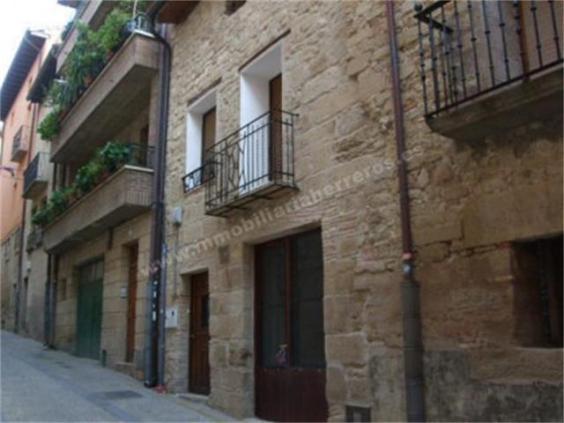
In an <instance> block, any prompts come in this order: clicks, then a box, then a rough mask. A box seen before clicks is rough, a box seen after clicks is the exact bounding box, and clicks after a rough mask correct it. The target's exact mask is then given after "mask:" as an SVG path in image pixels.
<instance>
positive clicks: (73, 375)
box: [0, 331, 229, 422]
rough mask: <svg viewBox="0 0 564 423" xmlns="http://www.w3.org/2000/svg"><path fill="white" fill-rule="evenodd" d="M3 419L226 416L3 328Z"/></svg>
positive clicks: (130, 419) (194, 418) (192, 418)
mask: <svg viewBox="0 0 564 423" xmlns="http://www.w3.org/2000/svg"><path fill="white" fill-rule="evenodd" d="M1 342H2V344H1V353H2V354H1V361H2V365H1V371H2V373H1V378H2V392H1V403H0V406H1V408H0V409H1V418H2V421H3V422H10V421H37V422H47V421H57V422H63V421H68V422H71V421H72V422H87V421H126V422H137V421H152V422H165V421H166V422H173V421H175V422H177V421H193V422H204V421H206V422H207V421H226V420H229V418H228V416H226V415H223V414H221V413H218V412H216V411H214V410H212V409H210V408H209V407H207V406H205V405H204V404H201V403H197V402H188V401H186V400H184V399H181V398H177V397H175V396H173V395H160V394H157V393H156V392H154V391H152V390H150V389H146V388H144V387H143V385H142V384H141V383H140V382H138V381H136V380H134V379H132V378H130V377H128V376H126V375H123V374H121V373H118V372H115V371H112V370H110V369H107V368H104V367H102V366H101V365H100V364H99V363H98V362H96V361H93V360H87V359H81V358H77V357H74V356H72V355H69V354H66V353H63V352H60V351H49V350H44V349H43V347H42V345H41V344H40V343H38V342H35V341H32V340H30V339H27V338H22V337H19V336H17V335H14V334H12V333H9V332H4V331H2V335H1Z"/></svg>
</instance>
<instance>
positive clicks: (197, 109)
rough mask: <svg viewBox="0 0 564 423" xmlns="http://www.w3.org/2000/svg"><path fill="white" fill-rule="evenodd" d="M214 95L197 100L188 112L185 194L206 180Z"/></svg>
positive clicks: (213, 128)
mask: <svg viewBox="0 0 564 423" xmlns="http://www.w3.org/2000/svg"><path fill="white" fill-rule="evenodd" d="M215 104H216V95H215V91H212V92H210V93H208V94H206V95H205V96H203V97H202V98H200V99H199V100H197V101H196V102H195V103H194V104H193V105H192V106H190V108H189V110H188V117H187V119H186V176H185V177H184V190H185V191H186V192H188V191H190V190H193V189H194V188H197V187H199V186H200V185H202V184H203V183H204V182H205V180H206V175H207V173H206V167H205V164H206V163H207V159H208V154H209V151H210V149H211V148H212V147H213V145H214V144H215V140H216V128H217V112H216V107H215Z"/></svg>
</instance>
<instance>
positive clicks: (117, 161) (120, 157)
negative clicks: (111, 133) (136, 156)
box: [99, 142, 131, 172]
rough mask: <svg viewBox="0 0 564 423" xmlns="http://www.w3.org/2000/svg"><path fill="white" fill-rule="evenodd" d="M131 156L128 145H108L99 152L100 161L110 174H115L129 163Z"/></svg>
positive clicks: (111, 143)
mask: <svg viewBox="0 0 564 423" xmlns="http://www.w3.org/2000/svg"><path fill="white" fill-rule="evenodd" d="M130 156H131V153H130V146H129V145H127V144H120V143H113V142H110V143H108V144H106V145H105V146H104V147H102V149H101V150H100V152H99V157H100V160H101V162H102V164H103V166H104V168H105V169H106V170H107V171H109V172H115V171H116V170H117V169H118V168H119V167H121V166H123V165H124V164H125V163H127V162H128V161H129V158H130Z"/></svg>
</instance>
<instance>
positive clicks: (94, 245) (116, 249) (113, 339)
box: [55, 213, 150, 377]
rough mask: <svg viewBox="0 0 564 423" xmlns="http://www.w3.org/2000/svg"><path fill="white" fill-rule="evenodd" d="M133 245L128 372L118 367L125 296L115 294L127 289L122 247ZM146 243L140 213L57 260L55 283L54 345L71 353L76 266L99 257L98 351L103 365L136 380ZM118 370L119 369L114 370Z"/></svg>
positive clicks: (145, 219) (146, 218)
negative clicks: (130, 363)
mask: <svg viewBox="0 0 564 423" xmlns="http://www.w3.org/2000/svg"><path fill="white" fill-rule="evenodd" d="M135 242H137V243H138V245H139V258H138V271H137V283H138V285H137V300H136V316H137V317H136V321H135V327H136V329H135V357H134V368H131V366H126V365H124V364H123V362H124V360H125V347H126V327H127V326H126V322H127V305H128V300H127V297H123V296H122V295H121V290H122V289H127V286H128V249H127V247H128V246H130V245H132V244H133V243H135ZM149 242H150V214H149V213H145V214H143V215H141V216H139V217H138V218H135V219H132V220H130V221H128V222H126V223H123V224H121V225H119V226H117V227H116V228H114V229H113V233H112V234H111V235H110V232H109V231H107V232H105V233H104V234H103V235H101V236H99V237H98V238H96V239H94V240H92V241H90V242H87V243H83V244H81V245H80V246H78V247H75V248H73V249H72V250H70V251H67V252H65V253H64V254H61V255H60V257H59V276H58V279H57V306H56V307H57V309H56V331H55V333H56V341H55V345H56V346H57V347H58V348H60V349H63V350H66V351H69V352H74V348H75V340H76V311H77V304H76V301H77V294H78V283H79V281H78V268H79V267H80V266H81V265H83V264H85V263H88V262H90V261H92V260H94V259H99V258H103V259H104V286H103V304H102V336H101V350H105V351H106V352H107V365H108V366H110V367H118V368H120V369H122V370H127V371H129V372H130V373H131V374H132V375H134V376H137V377H142V375H141V374H140V371H141V370H142V368H143V367H142V366H143V345H144V337H145V317H144V316H145V310H146V301H147V281H148V268H147V266H148V263H149ZM120 366H121V367H120Z"/></svg>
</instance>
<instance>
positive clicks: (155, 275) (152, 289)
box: [145, 2, 171, 391]
mask: <svg viewBox="0 0 564 423" xmlns="http://www.w3.org/2000/svg"><path fill="white" fill-rule="evenodd" d="M163 5H164V2H157V3H155V5H154V6H153V9H152V10H151V11H150V12H149V13H148V14H149V16H150V17H151V20H152V22H151V23H152V25H151V27H152V34H153V35H154V37H155V38H156V39H157V40H158V41H159V42H160V43H161V45H162V46H163V49H162V50H161V54H160V66H159V67H160V74H159V96H160V98H159V106H160V107H159V128H158V142H157V146H156V155H155V156H156V157H155V169H154V170H155V178H154V183H153V203H152V209H153V210H152V218H153V221H152V225H151V250H150V261H149V283H148V287H147V290H148V294H149V295H148V300H147V302H148V304H147V305H148V310H147V316H146V317H147V323H146V324H147V330H148V335H147V336H146V338H145V386H147V387H155V386H156V387H157V389H158V390H160V391H164V390H165V384H164V382H165V378H164V368H165V363H164V360H165V322H164V320H165V308H166V286H165V285H166V278H165V277H164V271H165V270H166V267H165V266H164V264H163V251H164V249H165V236H164V230H165V204H164V201H165V181H166V179H165V178H166V141H167V124H168V107H169V88H170V66H171V47H170V44H169V43H168V42H167V41H166V39H165V37H166V36H167V33H166V27H163V28H161V30H162V32H163V35H164V37H163V35H161V34H160V33H159V32H158V31H156V30H155V19H156V16H157V14H158V12H159V10H160V9H161V7H162V6H163Z"/></svg>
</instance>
